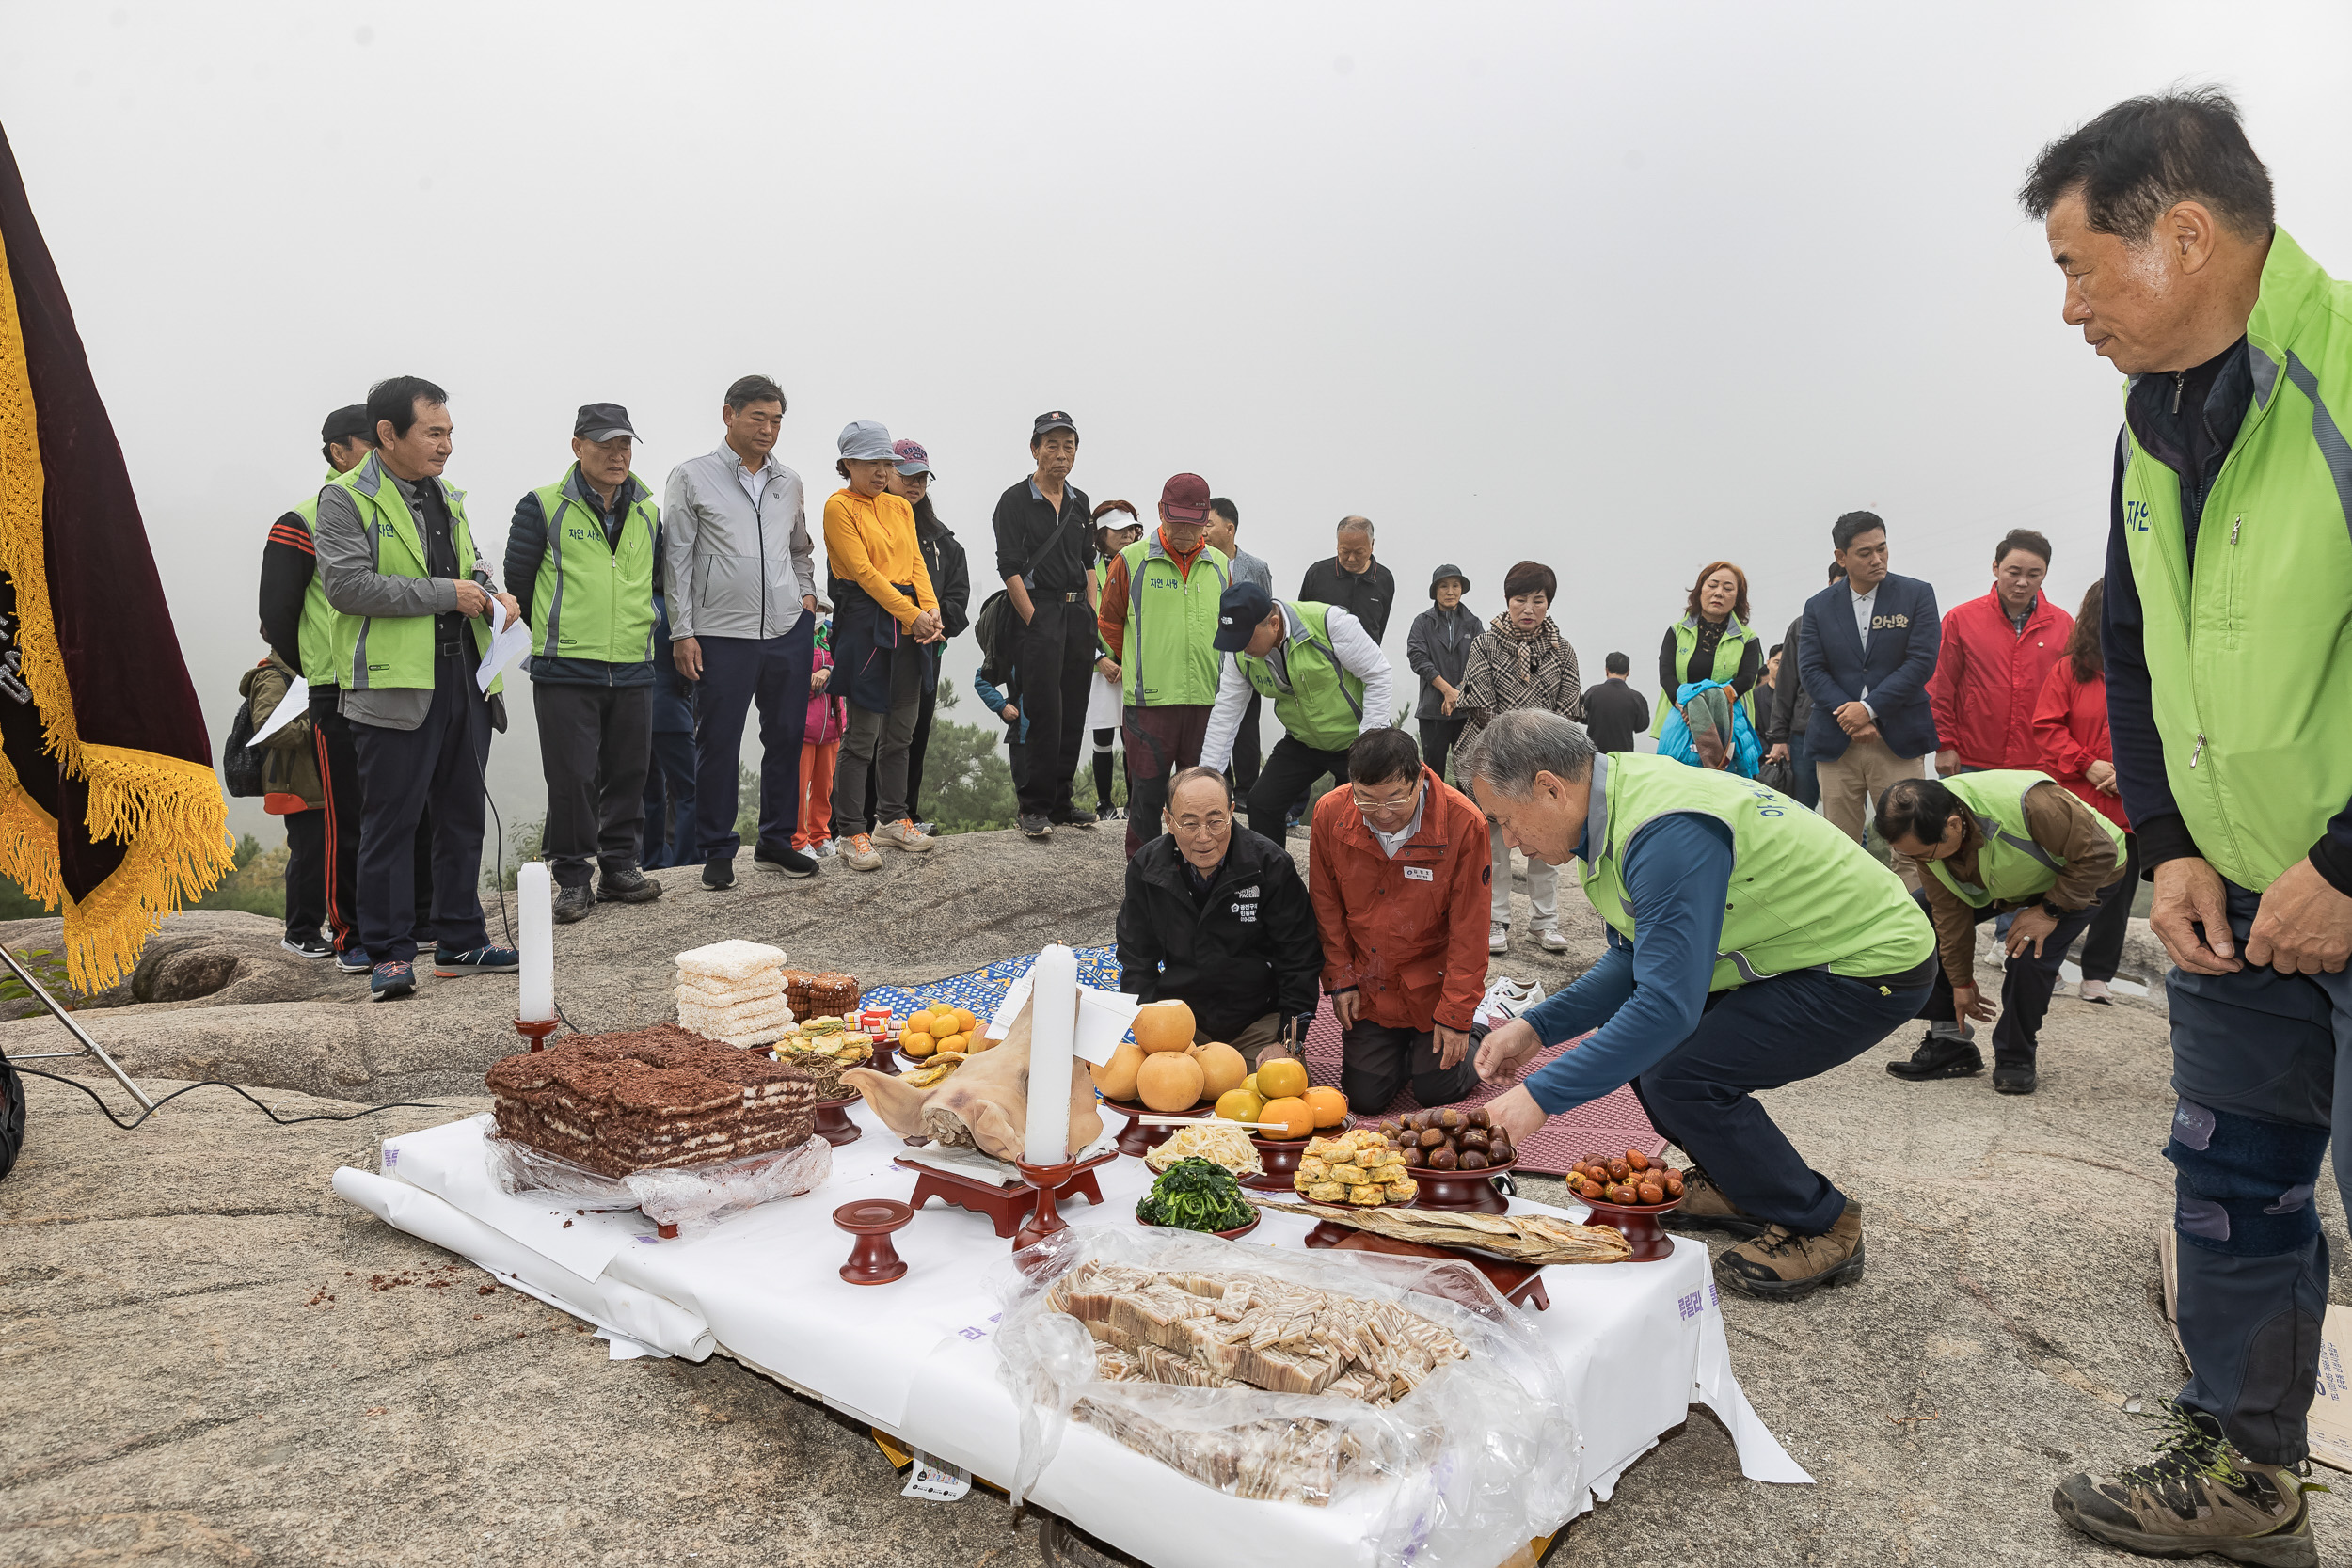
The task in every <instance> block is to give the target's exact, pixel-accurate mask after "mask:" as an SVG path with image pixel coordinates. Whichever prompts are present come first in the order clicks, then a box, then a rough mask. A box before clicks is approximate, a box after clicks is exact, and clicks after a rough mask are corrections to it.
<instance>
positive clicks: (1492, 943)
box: [1486, 925, 1511, 953]
mask: <svg viewBox="0 0 2352 1568" xmlns="http://www.w3.org/2000/svg"><path fill="white" fill-rule="evenodd" d="M1486 951H1487V952H1489V953H1508V952H1509V951H1511V927H1508V926H1500V925H1497V926H1488V927H1486Z"/></svg>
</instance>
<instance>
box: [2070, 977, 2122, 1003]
mask: <svg viewBox="0 0 2352 1568" xmlns="http://www.w3.org/2000/svg"><path fill="white" fill-rule="evenodd" d="M2074 994H2075V995H2076V996H2079V997H2081V998H2082V999H2083V1000H2084V1001H2086V1002H2093V1003H2096V1004H2098V1005H2099V1006H2102V1007H2112V1006H2115V993H2114V992H2113V991H2111V990H2108V989H2107V983H2106V981H2105V980H2085V981H2084V982H2083V983H2082V984H2081V985H2079V986H2076V987H2075V988H2074Z"/></svg>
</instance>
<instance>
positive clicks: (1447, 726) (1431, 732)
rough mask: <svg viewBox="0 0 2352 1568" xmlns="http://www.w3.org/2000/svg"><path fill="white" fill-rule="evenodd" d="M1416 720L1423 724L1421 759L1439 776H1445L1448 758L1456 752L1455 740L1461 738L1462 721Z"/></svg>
mask: <svg viewBox="0 0 2352 1568" xmlns="http://www.w3.org/2000/svg"><path fill="white" fill-rule="evenodd" d="M1415 722H1416V723H1418V724H1419V725H1420V726H1421V760H1422V761H1423V762H1425V763H1427V764H1428V765H1429V767H1430V769H1431V771H1433V772H1435V773H1436V774H1437V775H1438V777H1439V778H1441V779H1442V778H1444V777H1445V765H1446V759H1447V758H1448V757H1450V756H1452V755H1453V754H1454V741H1456V740H1458V739H1460V738H1461V735H1462V721H1460V720H1459V719H1422V720H1417V721H1415Z"/></svg>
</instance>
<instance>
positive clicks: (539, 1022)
mask: <svg viewBox="0 0 2352 1568" xmlns="http://www.w3.org/2000/svg"><path fill="white" fill-rule="evenodd" d="M515 1033H516V1034H518V1035H520V1036H522V1037H523V1038H525V1039H527V1040H529V1041H530V1042H531V1049H532V1050H533V1051H545V1050H546V1049H547V1048H548V1036H549V1035H552V1034H554V1033H555V1020H553V1019H551V1018H518V1019H516V1021H515Z"/></svg>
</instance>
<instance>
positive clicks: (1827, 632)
mask: <svg viewBox="0 0 2352 1568" xmlns="http://www.w3.org/2000/svg"><path fill="white" fill-rule="evenodd" d="M1873 611H1874V612H1873V614H1872V616H1871V620H1870V651H1869V655H1868V657H1864V654H1863V651H1862V633H1861V631H1860V629H1859V628H1857V627H1856V626H1854V617H1853V594H1852V591H1851V590H1850V589H1848V588H1847V586H1846V585H1845V583H1844V582H1843V581H1838V582H1833V583H1831V584H1830V585H1829V586H1828V587H1827V588H1824V589H1822V590H1821V591H1820V593H1819V594H1814V595H1813V597H1811V598H1809V599H1807V600H1805V601H1804V631H1803V632H1802V633H1801V634H1800V636H1801V640H1800V641H1799V642H1798V645H1797V675H1798V678H1799V679H1800V680H1802V681H1803V682H1804V690H1805V695H1807V696H1808V697H1811V698H1812V699H1813V717H1812V719H1811V720H1810V721H1808V722H1807V723H1806V725H1805V729H1804V743H1805V746H1806V749H1807V750H1809V751H1810V752H1812V753H1813V756H1814V758H1815V760H1817V761H1826V760H1828V759H1830V758H1832V757H1840V756H1843V755H1845V754H1846V732H1845V731H1844V730H1841V729H1839V728H1838V727H1837V717H1836V715H1837V710H1838V709H1839V708H1841V707H1843V706H1845V705H1847V704H1848V703H1851V702H1852V701H1854V700H1855V699H1857V698H1860V697H1862V696H1863V694H1864V693H1863V689H1864V688H1865V687H1867V688H1868V689H1869V693H1868V697H1867V701H1868V702H1869V705H1870V707H1871V710H1872V711H1873V712H1875V713H1876V714H1877V715H1878V716H1879V735H1880V736H1881V737H1882V738H1883V739H1884V740H1885V742H1886V747H1887V750H1889V751H1891V752H1894V753H1895V754H1896V755H1897V756H1899V757H1920V756H1925V755H1927V754H1928V753H1929V752H1932V751H1934V750H1936V746H1937V742H1936V736H1935V712H1934V709H1933V708H1931V706H1930V705H1929V704H1928V680H1929V678H1930V677H1931V676H1932V675H1933V674H1934V673H1935V656H1936V653H1937V651H1938V650H1939V649H1940V648H1942V646H1943V644H1944V624H1943V620H1942V618H1941V617H1940V616H1938V615H1937V614H1936V611H1935V590H1934V589H1932V588H1931V587H1929V586H1928V585H1927V584H1926V583H1924V582H1922V581H1920V580H1919V579H1918V578H1906V577H1898V576H1897V575H1895V574H1894V573H1892V572H1889V573H1887V574H1886V578H1885V580H1884V581H1883V582H1881V583H1880V584H1879V594H1878V603H1877V604H1876V606H1874V607H1873Z"/></svg>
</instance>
